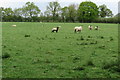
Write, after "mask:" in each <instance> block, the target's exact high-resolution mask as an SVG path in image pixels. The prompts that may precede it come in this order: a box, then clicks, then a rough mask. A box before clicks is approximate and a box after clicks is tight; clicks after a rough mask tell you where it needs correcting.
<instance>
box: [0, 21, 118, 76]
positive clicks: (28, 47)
mask: <svg viewBox="0 0 120 80" xmlns="http://www.w3.org/2000/svg"><path fill="white" fill-rule="evenodd" d="M13 24H16V25H17V27H11V25H13ZM2 25H3V26H2V28H3V29H2V30H3V35H2V37H3V39H2V40H3V43H2V49H3V57H2V58H3V78H120V75H119V74H120V72H119V70H118V68H117V58H118V25H117V24H103V23H27V22H25V23H19V22H18V23H12V22H8V23H4V22H3V23H2ZM79 25H83V31H82V32H81V33H74V31H73V29H74V27H75V26H79ZM88 25H93V26H96V25H98V26H100V30H98V31H96V30H92V31H90V30H88ZM56 26H61V28H60V31H59V32H58V33H51V29H52V28H53V27H56ZM25 35H30V36H29V37H25Z"/></svg>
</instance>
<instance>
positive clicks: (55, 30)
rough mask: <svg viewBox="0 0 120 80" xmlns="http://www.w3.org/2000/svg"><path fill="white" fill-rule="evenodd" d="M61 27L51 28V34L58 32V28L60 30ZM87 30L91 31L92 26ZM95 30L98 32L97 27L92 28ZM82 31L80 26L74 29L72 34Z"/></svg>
mask: <svg viewBox="0 0 120 80" xmlns="http://www.w3.org/2000/svg"><path fill="white" fill-rule="evenodd" d="M60 27H61V26H58V27H56V28H52V32H58V30H59V28H60ZM88 29H89V30H92V29H93V26H91V25H89V26H88ZM94 29H95V30H99V27H98V26H95V28H94ZM81 31H82V26H76V27H75V28H74V32H75V33H76V32H81Z"/></svg>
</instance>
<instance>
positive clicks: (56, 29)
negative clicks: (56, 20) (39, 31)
mask: <svg viewBox="0 0 120 80" xmlns="http://www.w3.org/2000/svg"><path fill="white" fill-rule="evenodd" d="M60 27H61V26H58V27H56V28H52V32H56V33H57V32H58V30H59V28H60Z"/></svg>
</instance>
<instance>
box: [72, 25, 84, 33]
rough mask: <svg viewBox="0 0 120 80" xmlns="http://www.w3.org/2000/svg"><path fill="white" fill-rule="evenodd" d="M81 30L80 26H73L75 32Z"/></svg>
mask: <svg viewBox="0 0 120 80" xmlns="http://www.w3.org/2000/svg"><path fill="white" fill-rule="evenodd" d="M81 31H82V26H79V27H78V26H77V27H75V28H74V32H75V33H76V32H81Z"/></svg>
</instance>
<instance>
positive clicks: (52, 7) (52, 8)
mask: <svg viewBox="0 0 120 80" xmlns="http://www.w3.org/2000/svg"><path fill="white" fill-rule="evenodd" d="M59 11H60V4H59V3H58V2H57V1H53V2H49V5H48V6H47V12H48V13H50V15H52V17H53V21H55V20H56V18H58V14H59Z"/></svg>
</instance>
